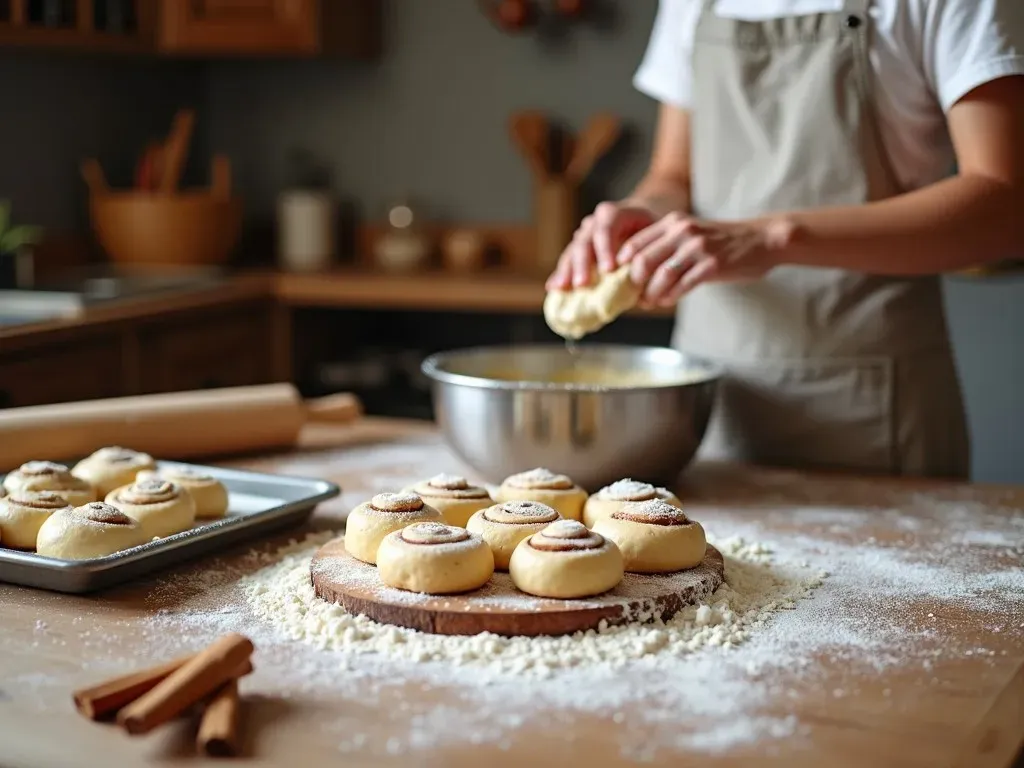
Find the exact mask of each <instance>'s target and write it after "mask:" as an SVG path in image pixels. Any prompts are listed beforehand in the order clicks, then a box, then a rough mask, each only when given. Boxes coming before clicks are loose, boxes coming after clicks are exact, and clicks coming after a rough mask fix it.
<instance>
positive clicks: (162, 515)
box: [106, 478, 196, 539]
mask: <svg viewBox="0 0 1024 768" xmlns="http://www.w3.org/2000/svg"><path fill="white" fill-rule="evenodd" d="M106 501H107V503H108V504H110V505H112V506H114V507H117V508H118V509H119V510H121V511H122V512H124V513H125V514H126V515H128V516H129V517H132V518H134V519H135V520H138V522H139V524H140V525H141V526H142V530H143V531H144V532H145V533H146V536H147V538H149V539H156V538H160V539H162V538H165V537H167V536H173V535H174V534H176V533H181V532H182V531H187V530H188V529H189V528H191V527H192V524H193V523H194V522H195V521H196V504H195V502H194V501H192V497H191V496H189V494H188V493H187V492H186V491H185V489H184V488H182V487H181V486H180V485H176V484H175V483H171V482H168V481H167V480H162V479H160V478H148V479H145V480H137V481H136V482H134V483H132V484H131V485H126V486H124V487H122V488H116V489H114V490H113V491H111V492H110V493H108V494H107V499H106Z"/></svg>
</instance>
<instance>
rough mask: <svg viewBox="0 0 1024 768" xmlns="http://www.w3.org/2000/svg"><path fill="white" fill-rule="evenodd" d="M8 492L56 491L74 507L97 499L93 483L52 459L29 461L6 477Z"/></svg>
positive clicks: (5, 482)
mask: <svg viewBox="0 0 1024 768" xmlns="http://www.w3.org/2000/svg"><path fill="white" fill-rule="evenodd" d="M4 487H5V488H6V489H7V492H8V493H17V492H18V491H56V492H57V493H60V495H61V496H63V497H64V498H65V499H67V502H68V504H70V505H71V506H72V507H77V506H81V505H82V504H88V503H89V502H90V501H96V498H97V496H96V489H95V488H94V487H93V486H92V484H91V483H89V482H87V481H85V480H82V479H81V478H78V477H75V476H74V475H72V474H71V473H70V472H69V471H68V468H67V467H65V466H64V465H63V464H54V463H53V462H52V461H29V462H26V463H24V464H22V465H21V466H20V467H19V468H18V469H16V470H15V471H14V472H11V473H10V474H9V475H7V477H5V478H4Z"/></svg>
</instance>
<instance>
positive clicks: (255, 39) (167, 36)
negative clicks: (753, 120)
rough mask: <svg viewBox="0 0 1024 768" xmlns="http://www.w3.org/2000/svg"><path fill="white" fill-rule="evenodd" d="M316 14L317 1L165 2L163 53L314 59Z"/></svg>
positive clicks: (166, 0) (163, 12) (161, 30)
mask: <svg viewBox="0 0 1024 768" xmlns="http://www.w3.org/2000/svg"><path fill="white" fill-rule="evenodd" d="M331 2H339V0H331ZM317 13H318V3H317V0H163V3H162V5H161V14H160V30H159V40H160V47H161V48H162V49H163V50H165V51H180V52H192V53H213V54H216V53H229V54H230V53H315V52H316V51H317V48H318V34H317V29H318V19H317Z"/></svg>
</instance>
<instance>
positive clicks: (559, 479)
mask: <svg viewBox="0 0 1024 768" xmlns="http://www.w3.org/2000/svg"><path fill="white" fill-rule="evenodd" d="M495 500H496V501H537V502H540V503H541V504H546V505H548V506H549V507H551V508H552V509H554V510H555V511H556V512H558V514H559V515H561V516H562V517H564V518H566V519H569V520H579V519H581V518H582V517H583V504H584V502H586V500H587V492H586V491H584V490H583V489H582V488H580V487H579V486H578V485H576V484H575V483H574V482H573V481H572V480H571V479H570V478H568V477H566V476H565V475H559V474H556V473H554V472H552V471H551V470H549V469H543V468H540V467H538V468H537V469H531V470H530V471H528V472H520V473H519V474H517V475H512V476H511V477H507V478H505V480H504V482H503V483H502V484H501V486H500V487H499V488H498V491H497V493H496V494H495Z"/></svg>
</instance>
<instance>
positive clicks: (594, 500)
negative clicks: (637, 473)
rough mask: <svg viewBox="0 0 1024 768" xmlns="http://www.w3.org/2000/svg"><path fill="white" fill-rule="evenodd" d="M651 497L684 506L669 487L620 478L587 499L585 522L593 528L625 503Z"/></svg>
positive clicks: (674, 505)
mask: <svg viewBox="0 0 1024 768" xmlns="http://www.w3.org/2000/svg"><path fill="white" fill-rule="evenodd" d="M651 499H660V500H661V501H664V502H666V503H668V504H671V505H672V506H673V507H679V508H680V509H682V506H683V505H682V502H680V501H679V499H678V498H676V496H675V494H674V493H672V492H671V491H670V490H668V489H667V488H656V487H655V486H653V485H651V484H650V483H640V482H637V481H636V480H619V481H617V482H614V483H612V484H611V485H606V486H605V487H604V488H602V489H601V490H599V491H598V492H597V493H595V494H594V495H593V496H591V497H590V498H589V499H587V503H586V504H584V505H583V522H584V524H585V525H586V526H587V527H588V528H593V527H594V523H596V522H597V521H598V520H601V519H603V518H605V517H608V516H609V515H611V514H612V513H613V512H618V511H619V510H620V509H621V508H622V505H623V504H628V503H629V502H633V501H650V500H651Z"/></svg>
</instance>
